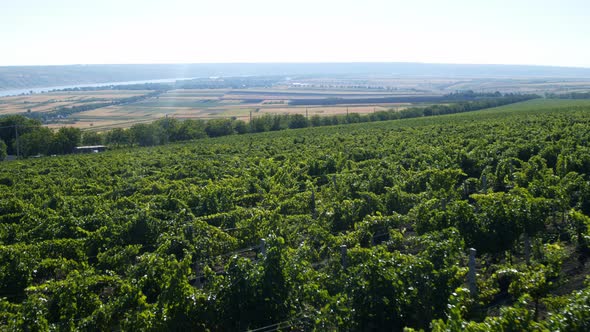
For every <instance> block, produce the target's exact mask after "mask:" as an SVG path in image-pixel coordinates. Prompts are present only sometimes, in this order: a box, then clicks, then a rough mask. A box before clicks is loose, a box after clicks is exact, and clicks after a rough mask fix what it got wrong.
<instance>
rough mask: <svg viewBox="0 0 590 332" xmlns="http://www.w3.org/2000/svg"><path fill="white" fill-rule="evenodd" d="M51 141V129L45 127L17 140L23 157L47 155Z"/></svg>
mask: <svg viewBox="0 0 590 332" xmlns="http://www.w3.org/2000/svg"><path fill="white" fill-rule="evenodd" d="M53 141H54V134H53V132H52V131H51V129H49V128H46V127H40V128H37V129H36V130H33V131H30V132H28V133H25V134H23V135H21V136H19V138H18V143H19V146H20V153H21V154H22V155H23V156H25V157H27V156H34V155H36V154H44V155H46V154H48V153H49V149H50V146H51V144H52V142H53Z"/></svg>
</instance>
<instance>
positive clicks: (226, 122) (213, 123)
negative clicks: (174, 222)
mask: <svg viewBox="0 0 590 332" xmlns="http://www.w3.org/2000/svg"><path fill="white" fill-rule="evenodd" d="M205 132H206V133H207V135H208V136H209V137H218V136H227V135H231V134H233V133H234V128H233V126H232V121H231V120H230V119H213V120H209V121H207V125H206V127H205Z"/></svg>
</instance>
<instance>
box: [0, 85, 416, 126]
mask: <svg viewBox="0 0 590 332" xmlns="http://www.w3.org/2000/svg"><path fill="white" fill-rule="evenodd" d="M97 92H98V91H95V94H96V93H97ZM109 92H112V91H102V93H104V94H105V95H106V94H107V93H109ZM140 93H143V94H145V93H146V91H141V92H140ZM81 94H82V93H81ZM392 95H394V96H400V97H405V96H411V95H410V94H398V95H395V94H392V93H391V92H390V93H385V92H364V91H355V90H346V91H341V90H337V89H333V90H325V89H324V90H315V91H314V90H312V89H301V90H299V89H264V90H254V89H243V90H230V89H224V90H221V89H191V90H171V91H168V92H166V93H163V94H161V95H159V96H157V97H152V98H147V99H144V100H141V101H138V102H135V103H131V104H122V105H113V106H108V107H102V108H97V109H93V110H89V111H84V112H79V113H75V114H73V115H72V116H70V118H69V119H68V121H67V122H64V123H55V124H51V125H50V127H61V126H63V125H64V124H66V125H68V126H74V127H78V128H88V129H91V128H101V129H102V128H112V127H129V126H131V125H132V124H134V123H138V122H149V121H153V120H156V119H159V118H162V117H165V116H169V117H175V118H180V119H214V118H229V117H235V118H237V119H241V120H244V121H249V119H250V114H252V117H257V116H262V115H265V114H304V115H305V114H307V115H308V116H313V115H319V116H325V115H336V114H346V113H347V112H349V113H360V114H367V113H371V112H376V111H382V110H387V109H392V108H393V109H404V108H406V107H408V106H409V105H411V104H410V103H367V104H359V103H358V100H359V99H361V100H362V99H363V98H383V97H391V96H392ZM26 97H29V98H34V97H38V96H24V97H20V98H26ZM77 97H78V98H81V97H82V96H77ZM11 98H13V97H11ZM95 98H96V97H95ZM326 99H338V104H336V105H314V100H317V101H318V104H321V103H320V101H322V100H326ZM51 100H57V98H56V97H51V98H49V97H47V98H46V102H47V104H46V105H45V106H46V107H49V108H51V107H57V106H52V105H54V104H52V102H51ZM294 100H305V101H306V103H309V105H296V106H295V105H290V102H292V101H294ZM353 100H354V101H355V103H352V104H351V103H349V101H353ZM55 105H57V104H55ZM21 112H22V111H21Z"/></svg>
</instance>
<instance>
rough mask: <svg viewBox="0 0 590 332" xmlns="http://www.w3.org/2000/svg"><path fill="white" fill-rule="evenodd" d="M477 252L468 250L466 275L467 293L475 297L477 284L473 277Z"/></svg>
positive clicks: (471, 249)
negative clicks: (467, 271) (467, 270)
mask: <svg viewBox="0 0 590 332" xmlns="http://www.w3.org/2000/svg"><path fill="white" fill-rule="evenodd" d="M476 253H477V250H475V249H474V248H469V273H468V274H467V281H468V282H469V292H470V293H471V296H473V297H475V296H477V282H476V275H475V254H476Z"/></svg>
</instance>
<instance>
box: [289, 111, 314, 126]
mask: <svg viewBox="0 0 590 332" xmlns="http://www.w3.org/2000/svg"><path fill="white" fill-rule="evenodd" d="M306 127H309V121H308V120H307V118H306V117H305V116H304V115H302V114H293V115H291V116H290V118H289V128H291V129H294V128H306Z"/></svg>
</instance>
